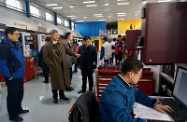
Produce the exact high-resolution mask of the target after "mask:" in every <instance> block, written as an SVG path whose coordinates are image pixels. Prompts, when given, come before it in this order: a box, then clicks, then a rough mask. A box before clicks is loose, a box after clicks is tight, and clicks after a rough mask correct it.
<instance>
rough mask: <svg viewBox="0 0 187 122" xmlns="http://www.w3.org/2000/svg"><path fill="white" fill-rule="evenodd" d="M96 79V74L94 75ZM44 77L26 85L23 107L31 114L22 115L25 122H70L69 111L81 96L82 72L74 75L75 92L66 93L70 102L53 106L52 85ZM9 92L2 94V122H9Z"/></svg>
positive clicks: (62, 102) (60, 101)
mask: <svg viewBox="0 0 187 122" xmlns="http://www.w3.org/2000/svg"><path fill="white" fill-rule="evenodd" d="M93 77H94V79H95V74H94V75H93ZM43 81H44V79H43V78H42V77H37V78H35V79H33V80H31V81H29V82H27V83H25V85H24V87H25V88H24V90H25V94H24V99H23V107H24V108H29V110H30V112H29V113H28V114H25V115H21V116H22V117H23V119H24V121H23V122H68V110H69V108H70V107H71V105H72V104H73V103H74V102H75V101H76V99H77V98H78V97H79V95H80V94H78V93H77V92H78V90H80V88H81V84H82V82H81V74H80V71H78V72H77V73H75V74H73V81H72V87H74V91H72V92H66V93H65V94H66V96H67V97H69V98H70V100H69V101H63V100H59V103H58V104H53V100H52V97H51V96H52V94H51V88H50V84H44V83H43ZM6 95H7V91H6V90H4V91H3V92H2V107H3V108H2V111H1V112H0V122H9V119H8V114H7V109H6Z"/></svg>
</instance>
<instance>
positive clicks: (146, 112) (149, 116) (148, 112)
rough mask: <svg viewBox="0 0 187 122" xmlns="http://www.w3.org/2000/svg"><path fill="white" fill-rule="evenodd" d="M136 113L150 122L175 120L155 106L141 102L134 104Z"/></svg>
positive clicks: (172, 121)
mask: <svg viewBox="0 0 187 122" xmlns="http://www.w3.org/2000/svg"><path fill="white" fill-rule="evenodd" d="M151 98H157V99H158V98H161V97H157V96H151ZM164 98H168V97H164ZM134 113H135V115H136V117H140V118H144V119H146V120H147V121H148V122H174V120H173V119H172V118H171V117H170V116H169V115H168V114H167V113H160V112H158V111H156V110H155V109H153V108H149V107H146V106H144V105H141V104H139V103H135V104H134Z"/></svg>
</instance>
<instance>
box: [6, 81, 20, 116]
mask: <svg viewBox="0 0 187 122" xmlns="http://www.w3.org/2000/svg"><path fill="white" fill-rule="evenodd" d="M6 85H7V90H8V91H7V92H8V93H7V109H8V114H9V118H10V119H15V118H16V117H17V116H18V113H20V112H21V111H22V105H21V102H22V100H23V94H24V90H23V78H14V79H12V80H10V81H9V80H8V79H6Z"/></svg>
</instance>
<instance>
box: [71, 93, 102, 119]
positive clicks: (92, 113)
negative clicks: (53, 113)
mask: <svg viewBox="0 0 187 122" xmlns="http://www.w3.org/2000/svg"><path fill="white" fill-rule="evenodd" d="M69 120H70V122H99V104H98V102H97V100H96V98H95V95H94V93H93V92H91V91H88V92H85V93H83V94H82V95H81V96H80V97H79V98H78V99H77V101H76V102H75V104H74V106H73V109H72V111H71V113H70V115H69Z"/></svg>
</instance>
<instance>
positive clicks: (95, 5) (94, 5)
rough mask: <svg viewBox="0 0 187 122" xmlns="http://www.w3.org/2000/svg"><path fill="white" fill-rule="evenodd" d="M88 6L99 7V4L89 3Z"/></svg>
mask: <svg viewBox="0 0 187 122" xmlns="http://www.w3.org/2000/svg"><path fill="white" fill-rule="evenodd" d="M86 7H97V4H89V5H86Z"/></svg>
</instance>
